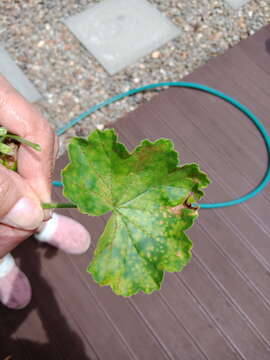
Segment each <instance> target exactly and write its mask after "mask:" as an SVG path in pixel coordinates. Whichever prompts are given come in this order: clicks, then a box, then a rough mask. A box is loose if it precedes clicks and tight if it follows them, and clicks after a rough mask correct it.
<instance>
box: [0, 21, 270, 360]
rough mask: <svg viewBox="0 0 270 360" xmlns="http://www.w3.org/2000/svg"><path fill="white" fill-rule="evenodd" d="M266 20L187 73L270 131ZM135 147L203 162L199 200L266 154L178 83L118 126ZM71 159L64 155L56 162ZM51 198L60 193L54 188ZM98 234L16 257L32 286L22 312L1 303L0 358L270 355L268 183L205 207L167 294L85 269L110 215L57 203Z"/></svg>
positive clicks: (215, 104) (233, 115)
mask: <svg viewBox="0 0 270 360" xmlns="http://www.w3.org/2000/svg"><path fill="white" fill-rule="evenodd" d="M269 44H270V26H267V27H265V28H263V29H262V30H260V31H259V32H258V33H257V34H256V35H254V36H252V37H250V38H248V39H247V40H245V41H242V42H241V43H240V44H239V45H237V46H236V47H234V48H232V49H230V50H228V51H227V52H225V54H223V55H221V56H219V57H217V58H215V59H213V60H211V61H209V62H208V63H207V64H206V65H204V66H203V67H201V68H199V69H198V70H196V71H195V72H194V73H192V74H191V75H190V76H188V77H187V78H186V79H185V80H187V81H194V82H195V81H196V82H200V83H203V84H206V85H208V86H212V87H215V88H217V89H219V90H221V91H224V92H226V93H228V94H230V95H232V96H234V97H235V98H237V99H238V100H240V101H241V102H242V103H244V104H246V105H247V106H249V108H250V109H251V110H252V111H254V113H255V114H256V115H258V116H259V117H260V118H261V119H262V121H263V123H264V125H265V126H266V128H267V130H268V131H270V119H269V112H270V111H269V110H270V101H269V98H270V70H269V69H270V45H269ZM114 127H115V128H116V130H117V132H118V133H119V137H120V140H121V141H123V142H124V143H125V144H126V145H127V146H128V147H129V148H130V149H132V148H134V147H135V146H137V145H138V143H139V141H140V140H142V139H144V138H149V139H151V140H154V139H156V138H159V137H168V138H170V139H172V140H173V141H174V142H175V146H176V149H177V150H178V151H179V153H180V159H181V163H190V162H198V163H199V164H200V166H201V168H202V169H203V170H204V171H206V172H207V173H208V174H209V176H210V178H211V179H212V181H213V183H212V184H211V185H210V186H209V188H208V190H207V191H206V196H205V197H204V199H203V200H202V202H216V201H225V200H229V199H232V198H234V197H238V196H240V195H242V194H244V193H246V192H248V191H249V190H251V189H252V187H253V186H254V185H256V184H257V183H258V182H259V181H260V180H261V178H262V176H263V173H264V171H265V168H266V163H267V156H266V151H265V148H264V143H263V141H262V140H261V139H260V136H259V135H258V133H257V130H256V129H255V127H254V126H253V125H252V124H251V123H250V122H249V120H248V119H246V118H245V116H244V115H243V114H242V113H240V112H239V111H237V110H236V109H234V108H233V107H232V106H231V105H228V104H227V103H225V102H223V101H222V100H220V99H217V98H215V97H213V96H210V95H207V94H205V93H201V92H198V91H193V90H188V89H176V88H172V89H169V90H165V91H163V92H162V93H160V94H158V95H157V96H156V97H155V98H154V99H153V100H151V101H150V102H149V103H147V104H144V105H142V106H140V107H139V108H138V109H137V110H135V111H133V112H132V113H130V114H128V115H127V116H126V117H125V118H124V119H122V120H120V121H118V123H117V124H116V125H115V126H114ZM66 160H67V158H66V155H65V156H64V157H62V158H61V159H60V160H59V161H58V163H57V174H58V175H57V176H58V177H59V170H60V169H61V168H62V167H63V166H64V165H65V163H66ZM54 197H55V200H61V201H62V200H63V198H62V195H61V191H60V190H54ZM60 212H62V213H65V214H68V215H70V216H72V217H74V218H75V219H77V220H79V221H80V222H81V223H83V224H84V225H85V226H86V227H87V228H88V229H89V231H90V232H91V234H92V239H93V245H92V246H91V249H90V250H89V251H88V253H87V254H85V255H82V256H68V255H66V254H63V253H60V252H58V251H56V250H53V249H51V248H49V247H46V246H41V245H38V244H36V243H35V242H34V241H32V240H29V241H26V242H25V243H24V244H22V245H21V246H20V247H19V248H18V249H17V250H16V251H15V252H14V253H15V255H16V257H17V260H18V261H19V262H20V263H21V267H22V269H23V270H24V271H25V272H26V273H27V274H28V275H29V277H30V279H31V282H32V286H33V301H32V303H31V305H30V306H29V307H28V308H27V309H25V310H22V311H19V312H14V311H9V310H7V309H4V308H3V307H1V308H0V360H2V359H3V358H4V357H5V356H7V355H9V354H12V355H13V358H12V359H15V360H21V359H22V360H24V359H29V360H36V359H46V360H47V359H52V360H54V359H55V360H58V359H80V360H81V359H82V360H84V359H85V360H88V359H102V360H107V359H117V360H119V359H123V360H124V359H138V360H144V359H145V360H150V359H155V360H163V359H179V360H200V359H209V360H216V359H219V360H235V359H237V360H238V359H242V360H244V359H246V360H255V359H256V360H257V359H258V360H269V359H270V347H269V345H270V311H269V310H270V261H269V259H270V236H269V233H270V194H269V187H268V188H266V189H265V190H264V192H262V193H261V194H260V195H258V196H257V197H256V198H254V199H251V200H250V201H248V202H247V203H245V204H242V205H239V206H234V207H229V208H225V209H217V210H204V209H201V210H200V217H199V220H198V221H197V222H196V224H195V225H194V227H193V228H192V229H190V230H189V231H188V233H189V235H190V237H191V239H192V240H193V243H194V249H193V259H192V261H191V263H190V264H189V265H188V266H187V267H186V268H185V269H184V271H183V272H181V273H175V274H166V277H165V281H164V283H163V286H162V290H161V291H160V292H156V293H154V294H152V295H143V294H139V295H136V296H134V297H132V298H128V299H124V298H121V297H117V296H116V295H114V294H113V293H112V291H111V290H110V288H108V287H105V288H101V287H99V286H98V285H97V284H96V283H95V282H94V281H93V280H92V278H91V276H90V275H88V274H87V273H86V267H87V265H88V263H89V261H90V259H91V255H92V252H93V249H94V244H95V243H96V241H97V239H98V237H99V235H100V234H101V232H102V230H103V228H104V225H105V221H106V217H100V218H92V217H87V216H85V215H81V214H79V213H78V212H77V211H76V210H62V211H60Z"/></svg>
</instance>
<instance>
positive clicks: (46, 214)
mask: <svg viewBox="0 0 270 360" xmlns="http://www.w3.org/2000/svg"><path fill="white" fill-rule="evenodd" d="M43 214H44V219H43V221H48V220H50V219H51V217H52V214H53V209H45V210H43Z"/></svg>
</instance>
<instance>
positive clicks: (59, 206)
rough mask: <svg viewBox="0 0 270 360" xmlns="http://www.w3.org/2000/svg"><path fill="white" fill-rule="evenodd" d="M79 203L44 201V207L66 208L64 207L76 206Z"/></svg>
mask: <svg viewBox="0 0 270 360" xmlns="http://www.w3.org/2000/svg"><path fill="white" fill-rule="evenodd" d="M76 207H77V205H75V204H72V203H43V204H42V208H43V209H64V208H76Z"/></svg>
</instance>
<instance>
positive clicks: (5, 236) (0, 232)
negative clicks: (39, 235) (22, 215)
mask: <svg viewBox="0 0 270 360" xmlns="http://www.w3.org/2000/svg"><path fill="white" fill-rule="evenodd" d="M31 234H32V232H29V231H24V230H19V229H14V228H12V227H9V226H6V225H0V259H1V258H3V257H4V256H5V255H7V254H8V253H9V252H10V251H12V250H13V249H14V248H15V247H16V246H18V245H19V244H20V243H21V242H22V241H24V240H25V239H27V238H29V237H30V236H31Z"/></svg>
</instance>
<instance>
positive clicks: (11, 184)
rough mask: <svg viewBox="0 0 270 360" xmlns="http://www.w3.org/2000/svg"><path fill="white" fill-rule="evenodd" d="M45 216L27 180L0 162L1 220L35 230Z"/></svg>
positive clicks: (6, 223) (14, 225)
mask: <svg viewBox="0 0 270 360" xmlns="http://www.w3.org/2000/svg"><path fill="white" fill-rule="evenodd" d="M43 217H44V213H43V210H42V208H41V204H40V201H39V200H38V198H37V196H36V195H35V194H34V192H33V191H32V190H31V188H30V186H29V185H28V184H27V183H26V181H24V179H23V178H21V177H20V176H19V175H18V174H17V173H15V172H14V171H11V170H8V169H7V168H6V167H5V166H3V165H1V164H0V222H1V223H2V224H5V225H9V226H12V227H15V228H19V229H24V230H34V229H36V228H37V227H38V226H40V224H41V222H42V221H43Z"/></svg>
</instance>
